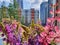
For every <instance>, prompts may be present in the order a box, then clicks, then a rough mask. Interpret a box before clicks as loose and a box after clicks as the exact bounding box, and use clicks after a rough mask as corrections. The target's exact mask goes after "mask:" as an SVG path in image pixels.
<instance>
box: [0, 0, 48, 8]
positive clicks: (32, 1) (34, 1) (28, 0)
mask: <svg viewBox="0 0 60 45" xmlns="http://www.w3.org/2000/svg"><path fill="white" fill-rule="evenodd" d="M2 1H6V6H7V5H8V3H10V2H11V1H10V0H0V2H2ZM43 1H47V0H23V8H24V9H30V8H35V9H39V8H40V4H41V3H42V2H43ZM0 4H1V3H0Z"/></svg>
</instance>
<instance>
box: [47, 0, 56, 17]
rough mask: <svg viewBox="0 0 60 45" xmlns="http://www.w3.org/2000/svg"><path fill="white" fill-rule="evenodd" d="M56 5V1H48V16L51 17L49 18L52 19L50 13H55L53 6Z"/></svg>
mask: <svg viewBox="0 0 60 45" xmlns="http://www.w3.org/2000/svg"><path fill="white" fill-rule="evenodd" d="M55 4H56V0H48V15H49V16H48V17H52V15H51V13H50V11H53V12H54V11H55V8H53V7H54V6H53V5H55ZM53 15H54V13H53Z"/></svg>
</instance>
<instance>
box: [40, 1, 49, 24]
mask: <svg viewBox="0 0 60 45" xmlns="http://www.w3.org/2000/svg"><path fill="white" fill-rule="evenodd" d="M48 17H49V15H48V2H42V4H41V5H40V20H41V23H42V25H46V22H47V18H48Z"/></svg>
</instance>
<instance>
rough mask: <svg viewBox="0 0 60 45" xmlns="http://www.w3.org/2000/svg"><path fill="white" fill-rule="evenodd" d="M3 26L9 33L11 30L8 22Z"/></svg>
mask: <svg viewBox="0 0 60 45" xmlns="http://www.w3.org/2000/svg"><path fill="white" fill-rule="evenodd" d="M5 28H6V31H7V33H9V32H11V31H12V30H11V28H10V26H9V25H8V24H6V26H5Z"/></svg>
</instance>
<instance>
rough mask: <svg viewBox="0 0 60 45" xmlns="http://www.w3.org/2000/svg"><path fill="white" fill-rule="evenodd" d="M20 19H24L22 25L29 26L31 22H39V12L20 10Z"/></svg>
mask: <svg viewBox="0 0 60 45" xmlns="http://www.w3.org/2000/svg"><path fill="white" fill-rule="evenodd" d="M21 17H24V24H26V25H29V24H30V23H31V21H32V20H34V22H35V23H36V22H37V21H38V20H39V11H38V10H35V9H30V10H28V9H24V10H22V15H21ZM21 19H22V18H21Z"/></svg>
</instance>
